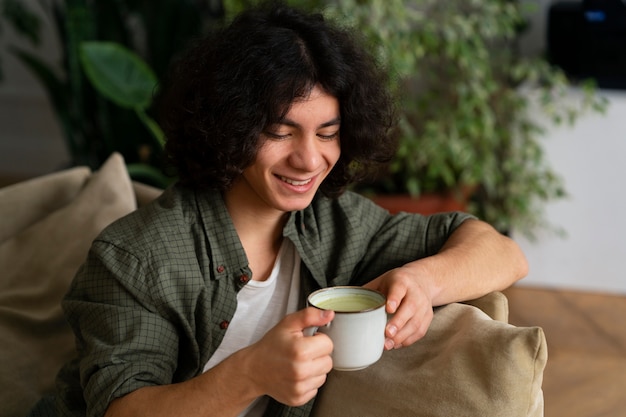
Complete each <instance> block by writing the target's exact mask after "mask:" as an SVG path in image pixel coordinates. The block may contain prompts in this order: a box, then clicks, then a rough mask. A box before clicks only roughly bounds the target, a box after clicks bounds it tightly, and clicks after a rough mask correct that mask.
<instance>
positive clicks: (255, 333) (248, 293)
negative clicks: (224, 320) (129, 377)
mask: <svg viewBox="0 0 626 417" xmlns="http://www.w3.org/2000/svg"><path fill="white" fill-rule="evenodd" d="M299 293H300V255H298V252H297V251H296V248H295V246H294V245H293V243H292V242H291V241H290V240H289V239H284V240H283V243H282V246H281V247H280V250H279V252H278V256H277V257H276V263H275V264H274V268H273V269H272V273H271V274H270V276H269V278H268V279H267V280H265V281H254V280H251V281H249V282H248V283H247V284H246V285H245V286H244V287H243V288H242V289H241V290H240V291H239V293H238V294H237V310H236V311H235V315H234V316H233V319H232V320H231V321H230V324H229V325H228V329H227V330H226V334H225V335H224V339H223V340H222V343H221V344H220V345H219V347H218V348H217V350H216V351H215V353H214V354H213V356H211V358H209V361H208V362H207V364H206V365H205V366H204V371H203V372H206V371H207V370H209V369H211V368H213V367H214V366H216V365H217V364H219V363H220V362H221V361H223V360H224V359H226V358H227V357H229V356H230V355H232V354H233V353H235V352H236V351H238V350H241V349H243V348H245V347H247V346H250V345H252V344H254V343H256V342H258V341H259V340H260V339H261V338H262V337H263V336H264V335H265V333H267V332H268V331H269V330H270V329H271V328H272V327H274V326H275V325H276V324H277V323H278V322H279V321H280V320H282V319H283V317H285V316H286V315H287V314H290V313H293V312H295V311H296V310H297V309H298V303H299ZM268 401H269V398H267V397H259V398H257V399H256V400H255V401H254V402H252V403H251V404H250V406H248V408H246V409H245V410H244V411H243V412H242V413H241V414H239V417H244V416H245V417H257V416H259V417H260V416H262V415H263V412H264V411H265V408H266V407H267V404H268Z"/></svg>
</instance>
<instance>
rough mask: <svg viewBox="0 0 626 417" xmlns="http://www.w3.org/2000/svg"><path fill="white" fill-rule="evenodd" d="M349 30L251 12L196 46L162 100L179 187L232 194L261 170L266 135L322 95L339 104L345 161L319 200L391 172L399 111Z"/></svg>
mask: <svg viewBox="0 0 626 417" xmlns="http://www.w3.org/2000/svg"><path fill="white" fill-rule="evenodd" d="M364 45H365V44H364V43H363V41H362V40H361V39H360V38H359V36H358V35H356V34H355V33H354V32H352V31H351V30H349V29H346V28H342V27H340V26H339V25H333V24H331V23H330V22H328V21H327V20H325V19H324V18H323V16H322V15H321V14H311V13H306V12H303V11H300V10H298V9H296V8H292V7H288V6H285V5H283V4H280V3H276V2H273V3H266V4H264V5H261V6H258V7H257V8H254V9H250V10H248V11H246V12H244V13H242V14H241V15H239V16H238V17H237V18H235V19H234V20H233V22H232V23H231V24H230V25H228V26H227V27H225V28H222V29H219V30H217V31H215V32H214V33H212V34H210V35H209V36H207V37H205V38H203V39H201V40H199V41H197V42H195V43H194V45H193V46H192V47H191V48H190V49H189V51H188V52H187V53H186V54H185V55H184V57H183V58H181V59H179V60H178V61H177V63H176V64H175V65H174V66H173V68H172V70H171V72H170V74H169V76H168V80H169V83H167V84H166V85H164V86H163V88H162V89H161V93H160V94H159V96H158V97H157V100H156V102H157V109H158V117H159V122H160V124H161V126H162V128H163V130H164V132H165V135H166V137H167V142H166V146H165V152H166V157H167V158H168V161H169V162H170V163H171V164H172V166H173V167H174V169H175V170H176V171H177V174H178V176H179V181H180V182H181V183H183V184H186V185H188V186H192V187H196V188H206V187H209V188H213V189H218V190H222V191H225V190H227V189H228V188H229V187H230V186H231V185H232V183H233V182H234V180H235V179H236V178H238V177H239V176H240V175H241V173H242V171H243V170H244V169H245V168H246V167H248V166H249V165H250V164H252V163H253V162H254V160H255V157H256V155H257V151H258V149H259V148H260V146H261V145H262V142H261V140H262V139H261V133H262V132H263V130H264V129H266V128H267V127H268V126H269V125H271V124H273V123H276V122H279V121H280V120H281V118H282V117H284V115H285V114H286V113H287V112H288V111H289V107H290V105H291V104H292V103H293V102H294V101H295V100H297V99H299V98H302V97H305V96H306V95H307V94H308V93H309V92H310V91H311V89H312V88H313V87H314V86H315V85H320V86H321V87H322V88H323V89H324V90H325V91H326V92H327V93H328V94H330V95H332V96H334V97H336V98H337V99H338V101H339V107H340V113H341V127H340V143H341V155H340V158H339V161H338V162H337V164H336V165H335V167H334V168H333V170H332V171H331V173H330V174H329V176H328V177H327V178H326V179H325V180H324V182H323V183H322V185H321V188H320V191H321V192H322V193H324V194H325V195H327V196H337V195H339V194H341V193H342V192H343V191H344V190H345V188H346V187H347V186H348V185H349V184H351V183H354V182H357V181H360V180H363V179H364V178H366V177H367V176H368V175H369V174H371V173H373V172H375V171H376V170H377V168H379V167H380V166H381V164H385V163H386V162H388V161H389V160H390V159H391V157H392V156H393V153H394V151H395V143H394V140H393V139H392V137H391V135H390V131H391V129H392V127H393V126H394V124H395V112H394V103H393V100H392V97H391V95H390V93H389V91H388V89H387V85H388V84H387V74H386V72H385V71H384V70H383V69H382V68H381V67H379V66H378V64H377V62H376V60H375V59H374V57H373V56H372V55H371V54H370V53H369V52H368V50H367V48H366V47H364Z"/></svg>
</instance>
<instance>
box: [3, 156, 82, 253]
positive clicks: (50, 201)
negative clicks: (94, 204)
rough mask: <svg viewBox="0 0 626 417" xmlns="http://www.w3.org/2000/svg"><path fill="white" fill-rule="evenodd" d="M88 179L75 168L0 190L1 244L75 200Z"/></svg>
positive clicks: (80, 168) (79, 169) (80, 169)
mask: <svg viewBox="0 0 626 417" xmlns="http://www.w3.org/2000/svg"><path fill="white" fill-rule="evenodd" d="M89 175H91V170H90V169H89V168H87V167H77V168H72V169H68V170H65V171H60V172H56V173H54V174H49V175H44V176H41V177H36V178H33V179H30V180H27V181H23V182H20V183H17V184H13V185H10V186H8V187H4V188H2V189H0V219H3V220H2V221H0V243H1V242H4V241H5V240H6V239H8V238H10V237H12V236H14V235H15V234H17V233H19V232H21V231H22V230H24V229H25V228H27V227H28V226H30V225H32V224H33V223H35V222H37V221H39V220H41V219H42V218H43V217H45V216H47V215H48V214H49V213H52V212H53V211H55V210H58V209H60V208H61V207H63V206H65V205H67V204H68V203H69V202H70V201H72V200H74V198H76V196H77V195H78V193H79V192H80V190H81V189H82V188H83V185H84V184H85V181H86V180H87V178H88V177H89Z"/></svg>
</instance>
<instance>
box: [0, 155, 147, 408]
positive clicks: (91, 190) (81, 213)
mask: <svg viewBox="0 0 626 417" xmlns="http://www.w3.org/2000/svg"><path fill="white" fill-rule="evenodd" d="M86 177H87V176H86V175H85V169H84V168H79V169H75V170H69V171H67V172H62V173H59V174H52V175H51V176H50V177H47V178H39V179H36V180H34V181H33V182H27V183H24V184H22V186H23V187H25V188H24V189H23V190H22V189H20V186H21V185H20V184H17V185H14V186H12V189H11V190H9V191H10V193H5V194H4V195H5V196H6V195H7V194H10V195H11V204H12V205H16V206H17V207H22V209H21V210H16V209H15V208H14V207H7V204H6V202H5V201H3V200H0V219H1V220H0V223H6V222H11V223H15V224H20V225H25V226H26V227H22V226H20V227H17V228H14V229H15V230H19V232H17V233H16V234H15V235H14V236H12V237H10V238H7V239H5V240H4V242H2V243H1V244H0V270H1V271H2V274H1V275H0V340H2V343H0V369H1V370H2V371H1V372H0V415H2V416H14V415H15V416H23V415H25V414H26V412H27V410H29V409H30V408H31V407H32V406H33V405H34V403H35V402H36V401H37V400H38V399H39V398H40V397H41V396H42V395H43V394H45V393H48V392H50V391H51V390H52V389H53V386H54V378H55V376H56V373H57V372H58V369H59V367H60V366H61V364H63V363H64V362H65V361H66V360H68V359H69V358H70V357H71V356H72V355H73V354H74V338H73V334H72V331H71V329H70V328H69V326H68V325H67V324H66V322H65V320H64V318H63V314H62V311H61V305H60V302H61V299H62V297H63V296H64V295H65V292H66V291H67V288H68V287H69V284H70V282H71V280H72V278H73V277H74V274H75V273H76V271H77V269H78V267H79V266H80V264H81V263H82V262H83V260H84V258H85V257H86V255H87V252H88V250H89V247H90V245H91V241H92V240H93V239H94V238H95V237H96V235H97V234H98V233H99V232H100V231H101V230H102V229H103V228H104V227H105V226H106V225H108V224H109V223H111V222H112V221H113V220H115V219H117V218H119V217H121V216H123V215H125V214H127V213H129V212H131V211H132V210H134V209H135V207H136V203H135V196H134V194H133V188H132V186H131V181H130V178H129V177H128V173H127V171H126V167H125V165H124V161H123V159H122V157H121V156H120V155H119V154H114V155H112V156H111V157H110V158H109V159H108V160H107V161H106V163H105V164H104V165H103V166H102V167H101V169H100V170H99V171H98V172H97V173H95V174H93V175H91V176H90V177H89V178H88V179H87V178H86ZM83 183H84V186H81V185H82V184H83ZM43 184H50V186H51V187H54V190H51V189H49V188H47V187H45V186H42V185H43ZM64 184H65V185H66V186H67V189H66V190H64V189H63V188H64ZM27 191H28V192H27ZM2 196H3V194H2V193H0V198H2ZM17 196H21V197H20V198H18V197H17ZM57 199H58V200H57ZM45 208H48V209H49V211H48V212H46V209H45ZM7 213H8V214H7ZM35 213H36V214H35ZM8 216H10V217H8ZM7 229H8V228H7V227H4V230H7Z"/></svg>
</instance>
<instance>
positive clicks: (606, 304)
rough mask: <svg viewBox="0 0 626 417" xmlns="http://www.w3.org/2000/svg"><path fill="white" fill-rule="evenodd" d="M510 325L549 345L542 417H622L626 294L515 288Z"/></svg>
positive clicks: (511, 291) (624, 412) (508, 293)
mask: <svg viewBox="0 0 626 417" xmlns="http://www.w3.org/2000/svg"><path fill="white" fill-rule="evenodd" d="M505 294H506V296H507V297H508V299H509V308H510V318H509V321H510V322H511V324H514V325H517V326H540V327H542V328H543V330H544V332H545V335H546V341H547V343H548V363H547V365H546V369H545V372H544V381H543V392H544V400H545V416H546V417H609V416H610V417H624V416H626V296H618V295H609V294H601V293H588V292H578V291H564V290H547V289H539V288H529V287H525V286H524V287H522V286H515V287H512V288H510V289H508V290H506V291H505Z"/></svg>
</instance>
